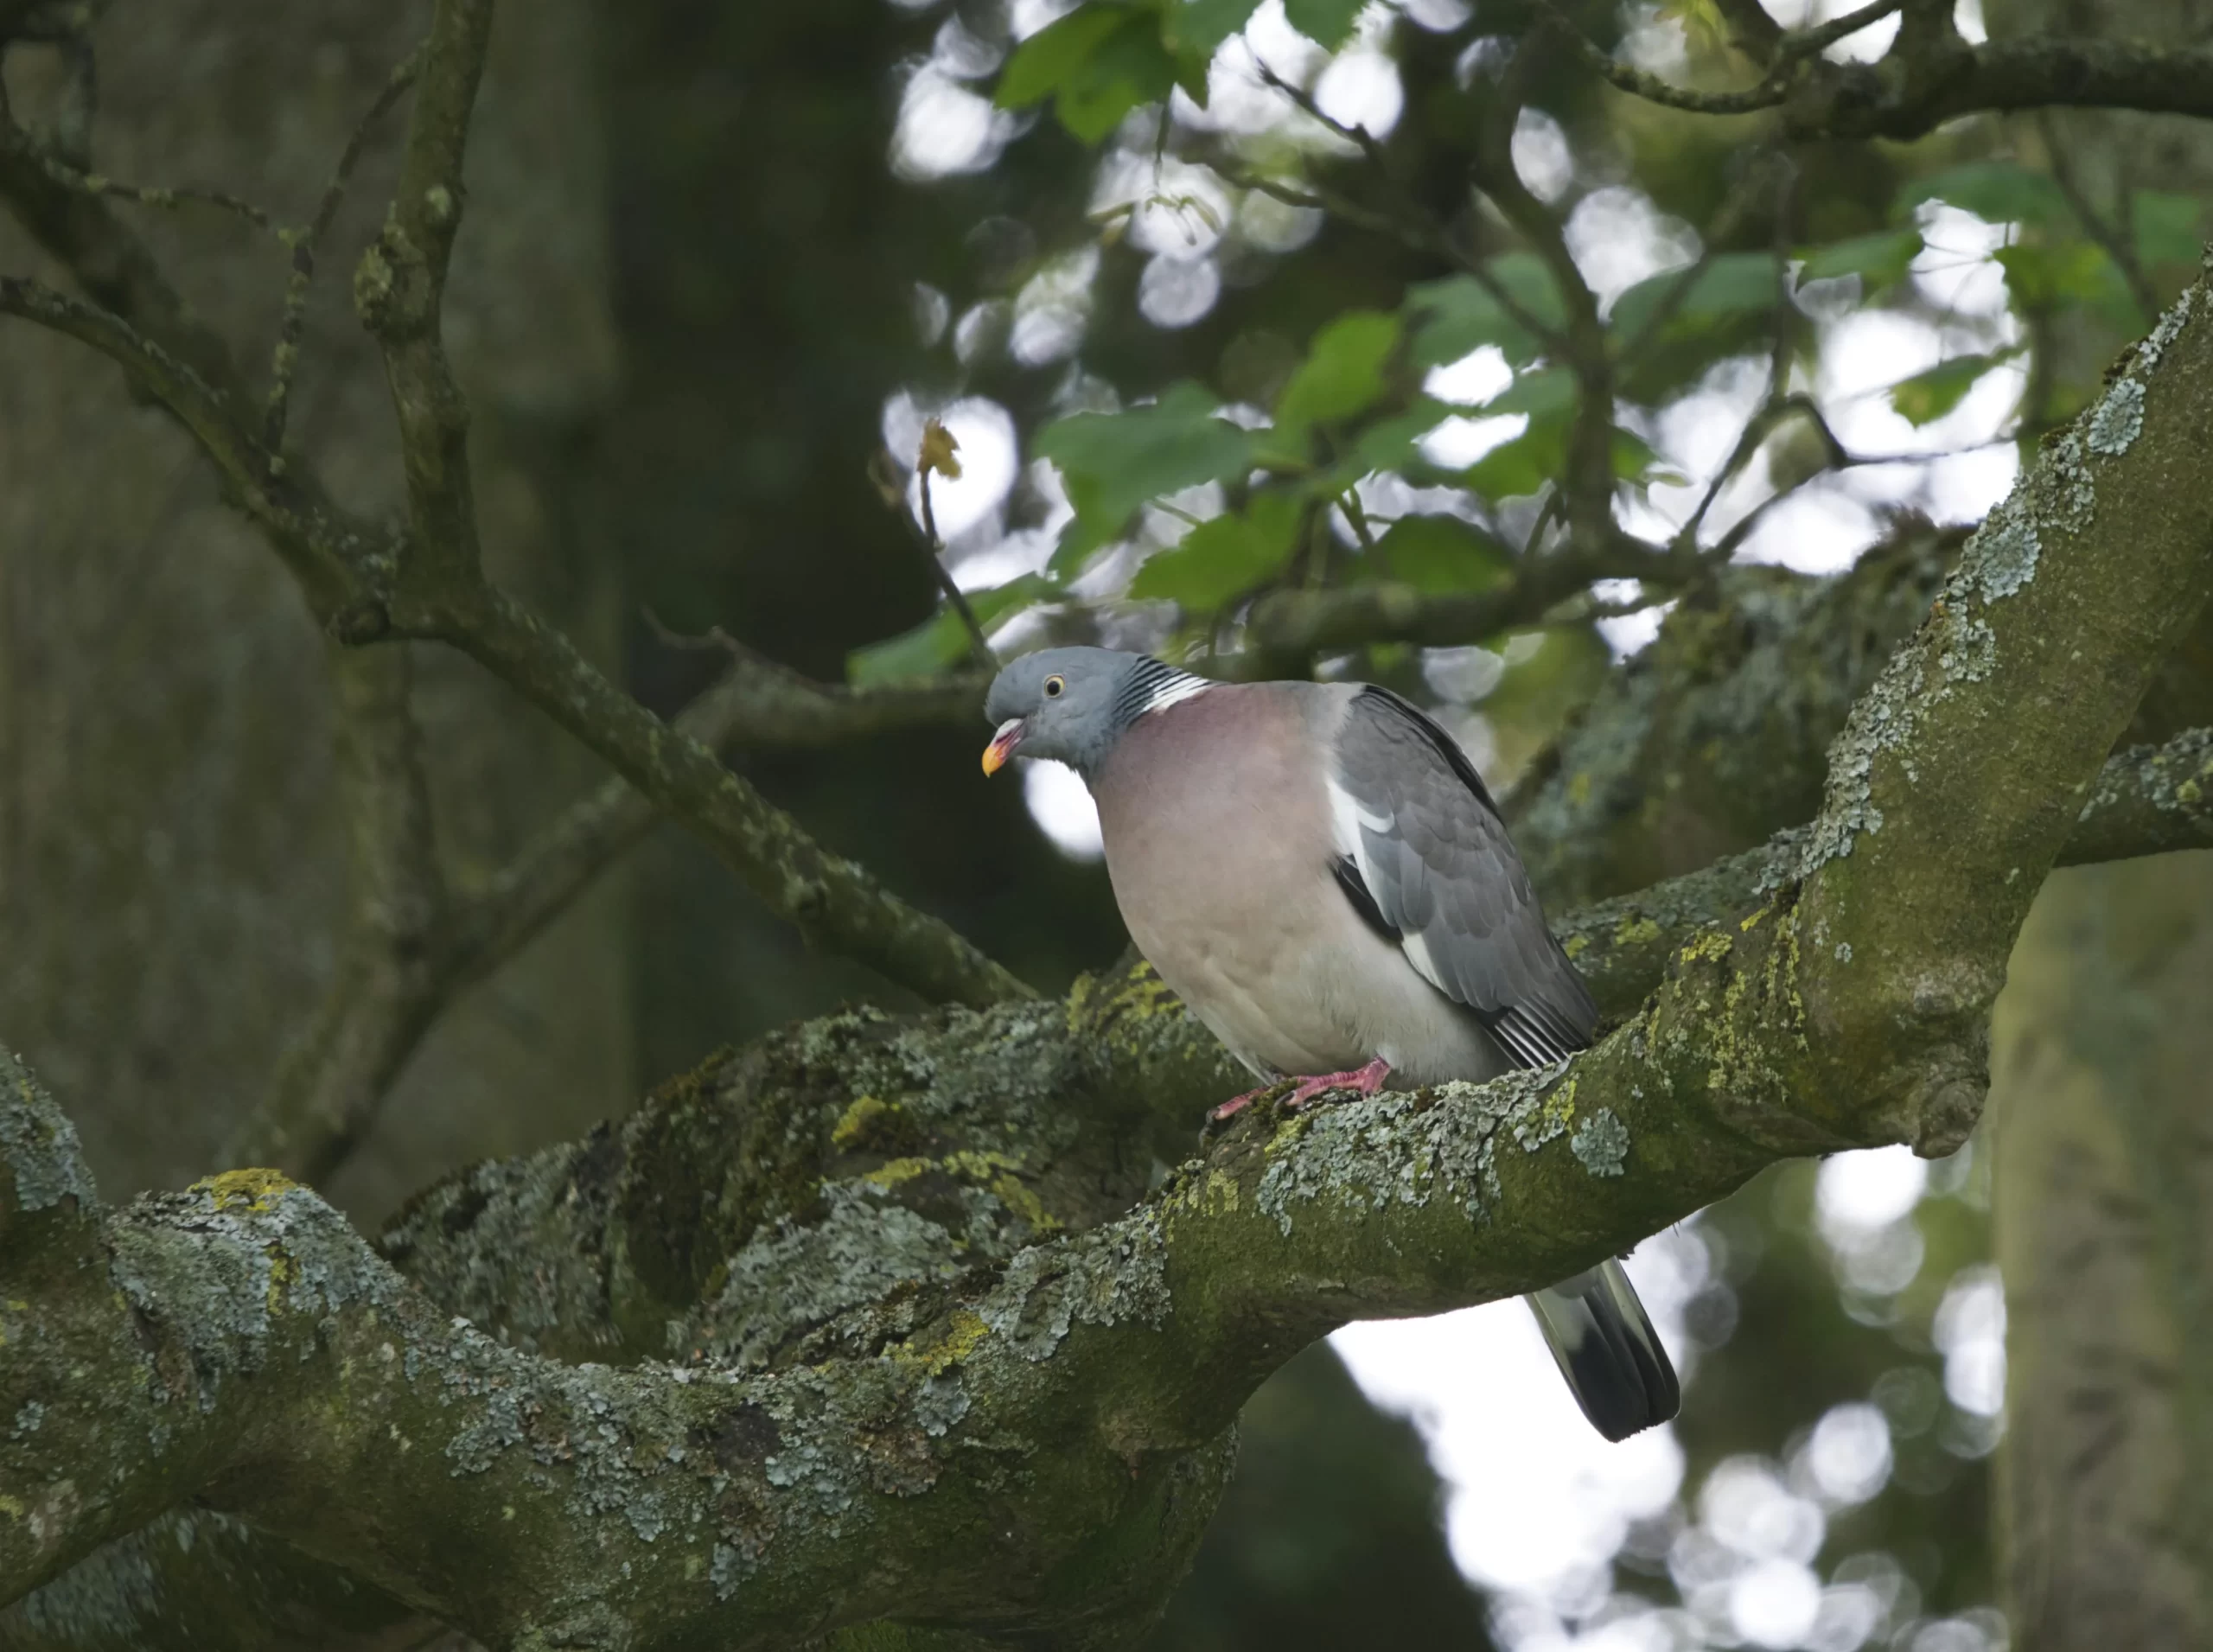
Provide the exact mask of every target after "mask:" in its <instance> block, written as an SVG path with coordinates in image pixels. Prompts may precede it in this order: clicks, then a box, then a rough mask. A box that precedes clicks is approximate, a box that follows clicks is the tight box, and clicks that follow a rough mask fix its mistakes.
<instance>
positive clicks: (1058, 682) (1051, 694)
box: [1045, 677, 1068, 700]
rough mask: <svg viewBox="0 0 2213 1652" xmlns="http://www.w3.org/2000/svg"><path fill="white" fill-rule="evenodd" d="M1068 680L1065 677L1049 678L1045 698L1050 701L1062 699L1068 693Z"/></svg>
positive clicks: (1046, 681) (1046, 683)
mask: <svg viewBox="0 0 2213 1652" xmlns="http://www.w3.org/2000/svg"><path fill="white" fill-rule="evenodd" d="M1067 691H1068V679H1067V678H1065V677H1048V678H1047V679H1045V698H1047V699H1049V700H1056V699H1058V698H1060V697H1061V696H1062V694H1063V693H1065V692H1067Z"/></svg>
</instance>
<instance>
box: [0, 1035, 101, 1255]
mask: <svg viewBox="0 0 2213 1652" xmlns="http://www.w3.org/2000/svg"><path fill="white" fill-rule="evenodd" d="M0 1161H4V1162H5V1164H6V1166H7V1169H8V1170H9V1172H10V1177H11V1178H12V1180H13V1182H14V1185H15V1208H16V1210H18V1211H22V1212H30V1211H36V1210H48V1209H53V1208H54V1206H56V1205H58V1204H60V1203H61V1202H62V1201H63V1200H65V1199H73V1200H74V1201H75V1202H76V1204H77V1207H78V1209H80V1210H84V1211H87V1212H89V1211H91V1210H92V1209H94V1208H95V1207H96V1206H97V1205H98V1203H99V1197H98V1196H97V1194H96V1193H95V1192H94V1191H93V1188H92V1171H91V1170H88V1169H87V1168H86V1164H85V1154H84V1150H83V1149H82V1148H81V1147H80V1145H78V1141H77V1128H76V1126H74V1125H73V1124H71V1123H70V1122H69V1119H68V1117H67V1114H65V1113H63V1112H62V1111H61V1108H60V1107H56V1106H54V1098H53V1097H52V1096H50V1095H48V1094H47V1093H46V1091H45V1089H44V1088H42V1087H41V1085H40V1084H39V1081H37V1080H36V1079H35V1078H33V1077H32V1076H31V1073H30V1069H29V1068H27V1067H25V1066H24V1065H23V1064H22V1062H21V1061H20V1060H18V1059H17V1058H16V1056H14V1055H12V1054H10V1052H9V1051H8V1050H6V1049H0ZM5 1217H6V1211H5V1209H4V1207H0V1226H4V1225H5Z"/></svg>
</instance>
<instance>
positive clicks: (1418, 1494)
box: [1147, 1345, 1485, 1652]
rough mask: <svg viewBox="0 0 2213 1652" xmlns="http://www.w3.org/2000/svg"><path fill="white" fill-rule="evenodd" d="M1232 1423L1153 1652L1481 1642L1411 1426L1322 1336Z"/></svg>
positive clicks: (1471, 1596) (1476, 1607) (1276, 1651)
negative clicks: (1205, 1518) (1217, 1504)
mask: <svg viewBox="0 0 2213 1652" xmlns="http://www.w3.org/2000/svg"><path fill="white" fill-rule="evenodd" d="M1237 1427H1238V1464H1237V1477H1236V1478H1235V1479H1234V1481H1232V1482H1231V1484H1230V1489H1229V1493H1228V1496H1226V1497H1225V1498H1224V1499H1223V1500H1222V1504H1221V1511H1220V1512H1219V1513H1218V1514H1216V1515H1215V1521H1214V1524H1213V1526H1212V1527H1210V1528H1209V1529H1208V1532H1207V1536H1206V1540H1205V1542H1204V1543H1203V1544H1202V1546H1201V1547H1200V1549H1199V1556H1198V1560H1197V1563H1196V1566H1195V1567H1194V1568H1193V1571H1192V1574H1191V1580H1190V1582H1189V1584H1188V1585H1186V1586H1185V1587H1184V1588H1183V1590H1182V1591H1179V1592H1178V1593H1177V1597H1176V1598H1175V1600H1174V1602H1173V1603H1172V1604H1170V1607H1169V1611H1168V1617H1167V1619H1166V1621H1165V1622H1164V1623H1162V1625H1161V1626H1160V1629H1159V1630H1158V1632H1157V1633H1156V1634H1155V1635H1154V1636H1153V1637H1152V1639H1151V1641H1150V1642H1148V1643H1147V1644H1148V1647H1149V1648H1150V1652H1306V1649H1311V1652H1323V1649H1336V1648H1342V1647H1351V1646H1403V1647H1417V1646H1419V1647H1452V1648H1460V1649H1475V1648H1479V1647H1482V1646H1483V1645H1484V1644H1485V1636H1484V1631H1483V1603H1482V1598H1481V1597H1480V1596H1478V1595H1477V1594H1476V1591H1474V1589H1472V1588H1471V1587H1470V1585H1468V1584H1467V1583H1466V1582H1464V1580H1463V1579H1461V1577H1460V1574H1459V1573H1458V1572H1457V1571H1456V1570H1455V1569H1454V1567H1453V1565H1452V1560H1451V1556H1450V1555H1449V1554H1447V1553H1446V1552H1445V1536H1444V1533H1443V1531H1442V1529H1441V1528H1440V1527H1439V1524H1438V1505H1439V1493H1438V1484H1437V1478H1436V1477H1435V1476H1434V1475H1433V1474H1432V1473H1431V1472H1430V1470H1429V1464H1428V1463H1427V1461H1426V1460H1425V1457H1424V1456H1423V1453H1422V1445H1421V1439H1420V1437H1419V1434H1417V1433H1416V1432H1415V1431H1414V1428H1413V1426H1412V1425H1411V1424H1409V1423H1406V1422H1404V1421H1401V1420H1400V1419H1395V1418H1391V1417H1386V1416H1384V1415H1382V1414H1381V1413H1378V1412H1376V1411H1374V1409H1372V1408H1371V1407H1370V1406H1368V1402H1367V1401H1366V1400H1363V1399H1362V1398H1361V1394H1360V1390H1359V1388H1357V1387H1355V1386H1354V1383H1353V1380H1352V1378H1351V1376H1350V1375H1349V1374H1348V1373H1347V1372H1346V1370H1345V1368H1344V1367H1343V1366H1342V1364H1341V1363H1340V1362H1338V1359H1337V1356H1336V1355H1335V1354H1334V1353H1332V1352H1330V1349H1329V1348H1328V1347H1327V1346H1326V1345H1317V1346H1316V1347H1313V1348H1310V1349H1307V1350H1306V1351H1305V1352H1304V1353H1303V1354H1301V1355H1298V1357H1297V1358H1295V1359H1293V1360H1292V1361H1291V1363H1290V1364H1288V1365H1286V1366H1285V1367H1284V1368H1283V1369H1282V1370H1280V1371H1279V1372H1277V1373H1276V1375H1274V1376H1272V1377H1271V1378H1270V1379H1269V1380H1268V1381H1267V1382H1266V1385H1265V1386H1263V1387H1261V1389H1260V1392H1259V1393H1258V1394H1254V1395H1253V1398H1252V1400H1249V1401H1248V1402H1247V1405H1246V1406H1245V1409H1244V1412H1243V1413H1241V1414H1240V1417H1239V1419H1238V1425H1237Z"/></svg>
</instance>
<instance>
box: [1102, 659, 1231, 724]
mask: <svg viewBox="0 0 2213 1652" xmlns="http://www.w3.org/2000/svg"><path fill="white" fill-rule="evenodd" d="M1214 686H1215V683H1214V682H1213V680H1212V679H1209V678H1205V677H1194V676H1193V675H1192V674H1191V673H1189V672H1188V671H1183V670H1180V669H1178V668H1177V667H1174V666H1171V665H1170V664H1169V663H1168V662H1167V661H1166V660H1155V659H1154V658H1153V657H1152V656H1151V654H1140V655H1139V656H1138V663H1137V666H1136V668H1135V669H1134V670H1132V672H1131V673H1130V676H1129V680H1128V681H1127V682H1126V683H1124V684H1123V685H1122V692H1121V693H1120V694H1119V696H1117V697H1116V698H1115V701H1114V718H1115V721H1116V722H1118V723H1119V724H1121V726H1122V727H1124V728H1127V727H1129V726H1130V724H1132V723H1134V722H1136V721H1137V720H1138V718H1141V717H1148V716H1150V715H1151V714H1152V713H1153V712H1155V711H1166V710H1167V709H1168V708H1169V707H1170V706H1171V705H1177V704H1180V703H1181V702H1182V701H1184V700H1187V699H1189V698H1191V697H1192V696H1193V695H1195V694H1203V693H1205V692H1207V690H1209V688H1212V687H1214Z"/></svg>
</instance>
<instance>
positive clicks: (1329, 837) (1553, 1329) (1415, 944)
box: [984, 648, 1680, 1439]
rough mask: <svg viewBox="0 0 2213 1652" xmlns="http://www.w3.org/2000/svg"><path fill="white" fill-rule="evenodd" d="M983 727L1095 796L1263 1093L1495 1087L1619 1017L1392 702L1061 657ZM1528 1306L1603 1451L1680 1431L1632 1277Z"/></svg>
mask: <svg viewBox="0 0 2213 1652" xmlns="http://www.w3.org/2000/svg"><path fill="white" fill-rule="evenodd" d="M985 709H986V712H987V714H988V715H989V717H990V718H991V719H992V722H993V723H995V724H998V732H997V734H996V735H995V737H994V738H993V740H992V744H991V746H990V748H989V749H987V751H986V753H985V759H984V764H985V771H986V772H987V773H988V772H990V771H991V770H992V769H996V768H997V767H998V765H999V764H1000V763H1002V762H1004V761H1005V760H1006V759H1007V758H1008V757H1009V756H1011V755H1012V754H1013V753H1014V752H1016V751H1017V750H1018V751H1020V752H1021V753H1022V754H1023V755H1024V756H1034V757H1049V758H1056V759H1058V760H1059V761H1061V762H1065V763H1068V765H1069V766H1070V767H1072V768H1073V769H1075V770H1076V771H1077V773H1079V774H1080V775H1082V776H1083V778H1084V780H1085V781H1086V782H1087V784H1088V786H1089V787H1090V788H1091V793H1092V796H1093V798H1094V800H1095V801H1096V802H1097V804H1098V806H1099V820H1100V831H1101V832H1102V834H1103V836H1104V838H1105V841H1106V849H1107V872H1108V876H1109V877H1110V878H1111V879H1112V880H1113V886H1114V896H1115V900H1116V902H1117V903H1118V904H1119V906H1120V908H1121V910H1122V916H1123V920H1124V922H1126V924H1127V925H1128V926H1129V931H1130V937H1131V939H1132V941H1135V942H1136V943H1137V946H1138V950H1139V951H1140V952H1142V953H1143V954H1145V957H1146V959H1147V960H1150V961H1151V964H1152V966H1153V967H1154V968H1155V969H1156V970H1158V972H1159V973H1160V977H1161V979H1163V980H1164V981H1165V982H1167V984H1168V985H1170V987H1171V988H1173V989H1174V991H1175V992H1176V993H1177V996H1178V997H1179V998H1182V999H1183V1002H1184V1003H1185V1005H1188V1006H1189V1009H1190V1010H1191V1012H1192V1013H1193V1014H1194V1015H1196V1017H1198V1018H1199V1019H1200V1020H1201V1021H1202V1022H1203V1023H1204V1024H1206V1026H1207V1027H1208V1028H1209V1030H1211V1031H1212V1032H1213V1033H1214V1034H1215V1036H1217V1037H1218V1038H1220V1039H1221V1042H1222V1043H1223V1044H1224V1045H1226V1046H1227V1047H1228V1049H1229V1050H1230V1052H1231V1053H1232V1054H1233V1055H1234V1056H1236V1057H1237V1059H1238V1060H1239V1061H1240V1062H1243V1063H1244V1064H1245V1065H1246V1066H1247V1068H1250V1069H1251V1070H1252V1071H1253V1073H1254V1074H1255V1075H1258V1076H1259V1077H1260V1079H1261V1081H1263V1082H1264V1083H1265V1082H1272V1081H1277V1080H1279V1079H1282V1078H1286V1077H1306V1076H1311V1075H1325V1074H1326V1075H1346V1076H1350V1075H1354V1074H1355V1072H1357V1071H1359V1070H1360V1069H1369V1070H1370V1071H1378V1072H1380V1069H1373V1068H1370V1063H1373V1062H1384V1063H1387V1065H1388V1067H1389V1068H1390V1070H1391V1072H1392V1073H1393V1075H1396V1076H1397V1078H1398V1080H1399V1081H1400V1082H1402V1083H1406V1084H1413V1085H1419V1084H1433V1083H1442V1082H1445V1081H1449V1080H1453V1079H1470V1080H1478V1081H1480V1080H1483V1079H1487V1078H1493V1077H1496V1076H1497V1075H1499V1074H1501V1073H1502V1072H1505V1071H1507V1070H1508V1069H1509V1068H1516V1067H1541V1066H1545V1065H1547V1064H1549V1063H1550V1062H1554V1061H1559V1060H1562V1059H1564V1058H1566V1056H1570V1055H1572V1054H1573V1053H1574V1052H1575V1051H1576V1050H1578V1049H1584V1048H1585V1047H1586V1046H1587V1045H1588V1044H1589V1043H1590V1042H1591V1033H1592V1030H1593V1029H1594V1028H1595V1027H1596V1026H1597V1024H1598V1010H1597V1007H1596V1006H1595V1005H1593V1004H1592V1003H1591V997H1590V994H1589V992H1587V991H1586V990H1585V987H1584V985H1583V982H1582V979H1581V978H1580V977H1578V975H1577V974H1576V973H1575V968H1574V966H1573V965H1572V964H1571V963H1570V962H1569V961H1568V960H1567V957H1566V954H1565V953H1563V952H1562V951H1561V950H1560V947H1559V942H1558V941H1555V940H1554V939H1553V934H1552V932H1551V930H1550V929H1549V928H1547V927H1546V923H1545V917H1544V913H1543V910H1542V909H1541V908H1540V906H1539V904H1538V903H1537V897H1536V895H1535V892H1534V890H1532V889H1531V887H1530V884H1529V879H1528V875H1527V872H1526V871H1524V870H1523V869H1522V865H1521V857H1520V856H1519V855H1517V854H1516V853H1515V849H1514V845H1513V844H1512V842H1511V841H1510V840H1509V839H1508V836H1507V832H1506V826H1505V823H1504V822H1503V821H1502V820H1501V819H1500V818H1499V814H1498V811H1497V807H1496V805H1495V804H1494V803H1493V802H1492V800H1491V798H1490V794H1489V792H1488V791H1487V790H1485V788H1484V787H1483V780H1482V777H1481V776H1480V775H1478V774H1477V773H1476V769H1475V766H1474V765H1473V764H1472V763H1471V762H1469V760H1468V758H1467V756H1466V755H1465V754H1464V752H1463V751H1462V750H1461V749H1460V748H1459V746H1458V744H1457V743H1456V742H1454V741H1453V739H1452V738H1451V736H1450V735H1448V734H1446V733H1445V730H1443V729H1441V728H1439V727H1438V725H1437V724H1436V723H1434V722H1433V721H1432V720H1431V719H1430V718H1428V717H1426V716H1425V715H1424V714H1423V713H1422V712H1421V711H1418V710H1416V709H1415V708H1414V707H1413V706H1412V705H1408V704H1406V701H1404V700H1402V699H1400V698H1398V697H1397V696H1396V695H1394V694H1392V693H1390V692H1388V691H1387V690H1385V689H1381V688H1377V687H1373V686H1363V685H1361V684H1350V683H1298V682H1278V683H1246V684H1223V683H1210V682H1209V681H1207V680H1206V679H1202V678H1199V677H1195V676H1192V675H1190V674H1189V673H1185V672H1183V671H1179V670H1177V668H1176V667H1172V666H1169V665H1166V664H1164V663H1163V662H1162V661H1160V660H1154V659H1151V658H1150V657H1148V656H1145V655H1143V654H1120V653H1116V652H1113V651H1111V650H1107V649H1103V648H1049V649H1046V650H1044V651H1043V652H1041V653H1038V654H1030V655H1028V656H1026V657H1025V658H1024V659H1021V660H1017V661H1016V662H1015V663H1014V664H1012V665H1011V666H1009V667H1007V668H1006V669H1005V670H1004V671H1003V672H1001V673H999V675H998V679H996V680H995V681H994V682H993V683H992V689H991V693H990V696H989V698H988V699H987V701H986V705H985ZM1368 1082H1373V1080H1368ZM1529 1302H1530V1305H1531V1306H1532V1308H1533V1309H1534V1311H1535V1312H1536V1316H1537V1320H1538V1324H1539V1325H1540V1327H1541V1329H1542V1330H1543V1331H1544V1334H1545V1340H1546V1342H1547V1344H1548V1345H1549V1346H1550V1347H1551V1349H1552V1350H1553V1358H1554V1359H1555V1360H1556V1361H1557V1362H1558V1363H1559V1368H1560V1373H1561V1375H1562V1376H1564V1377H1565V1378H1566V1381H1567V1384H1568V1387H1569V1388H1570V1389H1571V1390H1572V1392H1573V1393H1574V1394H1575V1397H1576V1400H1577V1401H1578V1404H1580V1405H1581V1406H1582V1408H1583V1413H1584V1415H1585V1416H1586V1417H1587V1418H1589V1419H1590V1420H1591V1425H1592V1426H1594V1427H1596V1428H1597V1429H1598V1432H1600V1433H1602V1434H1604V1436H1605V1437H1606V1438H1609V1439H1623V1438H1627V1437H1628V1436H1629V1435H1630V1434H1633V1433H1636V1432H1638V1431H1639V1430H1641V1429H1644V1428H1649V1427H1651V1426H1653V1425H1655V1424H1656V1423H1660V1422H1664V1421H1666V1420H1667V1419H1668V1418H1670V1417H1673V1416H1674V1414H1675V1411H1676V1408H1677V1406H1678V1404H1679V1403H1680V1392H1679V1389H1678V1387H1677V1383H1676V1380H1675V1374H1674V1368H1672V1367H1671V1366H1670V1364H1669V1363H1668V1356H1667V1355H1666V1353H1665V1352H1664V1351H1663V1350H1662V1349H1661V1345H1660V1341H1659V1338H1658V1336H1656V1335H1655V1332H1654V1330H1653V1329H1652V1323H1651V1321H1650V1319H1649V1317H1647V1316H1646V1314H1645V1312H1644V1310H1643V1307H1642V1304H1640V1303H1639V1302H1638V1301H1637V1298H1636V1291H1635V1290H1634V1289H1633V1288H1632V1287H1631V1285H1630V1284H1629V1278H1628V1275H1627V1274H1626V1273H1624V1272H1623V1270H1622V1267H1621V1265H1620V1263H1619V1262H1617V1261H1615V1260H1611V1259H1609V1260H1606V1261H1604V1262H1602V1263H1600V1264H1599V1265H1598V1266H1596V1267H1594V1268H1591V1269H1589V1270H1587V1271H1586V1272H1583V1273H1579V1274H1578V1275H1576V1276H1575V1277H1574V1278H1573V1279H1566V1280H1562V1281H1561V1282H1560V1283H1559V1285H1554V1286H1553V1287H1552V1288H1550V1289H1549V1290H1547V1291H1543V1292H1538V1293H1537V1294H1536V1295H1534V1296H1533V1297H1531V1298H1529Z"/></svg>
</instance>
